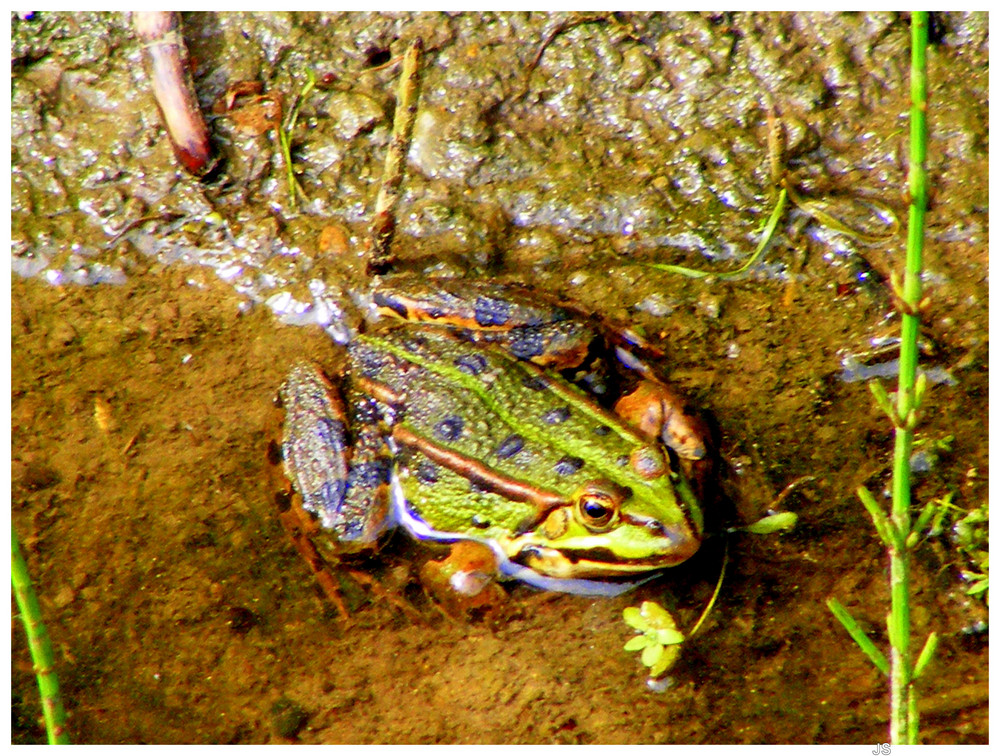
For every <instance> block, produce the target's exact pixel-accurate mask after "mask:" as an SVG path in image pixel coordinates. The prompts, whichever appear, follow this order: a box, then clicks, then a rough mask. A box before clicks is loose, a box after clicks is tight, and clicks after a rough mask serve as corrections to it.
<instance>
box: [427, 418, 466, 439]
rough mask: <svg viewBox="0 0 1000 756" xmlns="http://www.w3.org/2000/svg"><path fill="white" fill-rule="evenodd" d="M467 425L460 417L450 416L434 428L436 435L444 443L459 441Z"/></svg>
mask: <svg viewBox="0 0 1000 756" xmlns="http://www.w3.org/2000/svg"><path fill="white" fill-rule="evenodd" d="M464 427H465V423H464V422H463V421H462V418H460V417H459V416H458V415H449V416H448V417H446V418H445V419H444V420H442V421H441V422H439V423H438V424H437V425H435V426H434V435H435V436H437V437H438V438H440V439H441V440H442V441H457V440H458V438H459V436H461V435H462V429H463V428H464Z"/></svg>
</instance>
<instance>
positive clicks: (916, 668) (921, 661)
mask: <svg viewBox="0 0 1000 756" xmlns="http://www.w3.org/2000/svg"><path fill="white" fill-rule="evenodd" d="M937 646H938V636H937V633H931V634H930V635H928V636H927V640H926V641H925V642H924V647H923V648H922V649H920V656H919V657H917V663H916V664H914V665H913V679H914V680H916V679H917V678H918V677H920V675H921V674H922V673H923V671H924V670H925V669H926V668H927V665H928V664H930V663H931V659H933V658H934V652H935V651H936V650H937Z"/></svg>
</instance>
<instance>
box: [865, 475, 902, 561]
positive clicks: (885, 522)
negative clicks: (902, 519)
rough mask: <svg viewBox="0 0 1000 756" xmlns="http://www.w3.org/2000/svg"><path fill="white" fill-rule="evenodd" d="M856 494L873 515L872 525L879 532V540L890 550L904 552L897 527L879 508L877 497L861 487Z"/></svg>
mask: <svg viewBox="0 0 1000 756" xmlns="http://www.w3.org/2000/svg"><path fill="white" fill-rule="evenodd" d="M856 493H857V494H858V498H859V499H861V503H862V504H864V505H865V509H867V510H868V514H869V515H871V518H872V523H873V524H874V525H875V530H876V531H877V532H878V535H879V538H881V539H882V543H884V544H885V545H886V546H888V547H889V548H896V549H898V550H899V551H902V550H903V539H902V538H901V537H900V536H899V532H898V531H897V530H896V526H895V525H893V524H892V523H891V522H890V521H889V518H887V517H886V516H885V512H883V511H882V508H881V507H879V505H878V502H877V501H875V497H874V496H872V495H871V492H870V491H869V490H868V489H867V488H865V487H864V486H860V487H859V488H858V490H857V491H856Z"/></svg>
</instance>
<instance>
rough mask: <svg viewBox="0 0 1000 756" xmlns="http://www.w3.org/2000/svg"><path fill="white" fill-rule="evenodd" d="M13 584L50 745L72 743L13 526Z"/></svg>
mask: <svg viewBox="0 0 1000 756" xmlns="http://www.w3.org/2000/svg"><path fill="white" fill-rule="evenodd" d="M10 582H11V585H12V586H13V587H14V596H15V598H16V599H17V606H18V610H19V611H20V613H21V621H22V622H23V623H24V632H25V633H26V634H27V636H28V647H29V648H30V650H31V661H32V663H33V664H34V665H35V676H36V678H37V679H38V691H39V693H40V694H41V699H42V711H43V713H44V715H45V731H46V732H47V733H48V738H49V744H50V745H62V744H66V743H69V733H67V732H66V712H65V710H64V709H63V705H62V698H61V697H60V696H59V680H58V678H57V677H56V673H55V671H54V669H53V662H52V644H51V643H50V642H49V634H48V631H46V629H45V624H44V623H43V622H42V610H41V607H40V606H39V605H38V597H37V596H36V595H35V591H34V589H33V588H32V587H31V578H30V577H29V576H28V565H26V564H25V562H24V557H22V556H21V548H20V546H19V545H18V543H17V533H15V532H14V528H13V526H12V527H11V529H10Z"/></svg>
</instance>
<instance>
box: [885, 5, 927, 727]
mask: <svg viewBox="0 0 1000 756" xmlns="http://www.w3.org/2000/svg"><path fill="white" fill-rule="evenodd" d="M910 24H911V29H912V32H911V33H912V48H911V56H910V176H909V179H910V181H909V189H910V212H909V223H908V228H907V240H906V272H905V275H904V277H903V287H902V288H903V290H902V292H899V293H900V294H901V295H902V296H901V299H902V302H903V304H902V305H901V306H900V310H901V311H902V317H903V324H902V333H901V337H900V338H901V344H900V354H899V388H898V391H897V392H896V415H897V417H898V418H899V419H900V420H901V422H900V424H898V425H897V426H896V448H895V454H894V458H893V470H892V517H891V520H892V523H893V525H895V527H896V531H897V532H898V533H900V534H904V536H905V535H908V534H909V532H910V455H911V454H912V452H913V426H914V420H915V413H916V411H917V410H918V409H919V408H918V407H917V401H916V384H917V339H918V337H919V334H920V313H919V309H918V308H919V306H920V298H921V281H920V274H921V271H922V268H923V250H924V214H925V212H926V208H927V13H926V12H925V11H915V12H914V13H913V15H912V19H911V22H910ZM889 555H890V563H889V581H890V595H891V599H892V615H891V618H890V620H889V638H890V639H891V641H892V651H891V654H890V656H889V662H890V670H891V675H890V679H891V681H892V682H891V702H892V717H891V722H890V731H889V735H890V738H891V740H892V742H893V743H903V744H911V743H915V742H916V740H917V736H918V735H917V734H918V722H917V713H916V711H917V707H916V693H915V691H914V689H913V682H912V679H911V675H912V671H913V665H912V659H911V651H910V601H909V598H910V559H909V550H908V549H907V548H906V547H905V546H903V548H896V547H893V548H890V549H889Z"/></svg>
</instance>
